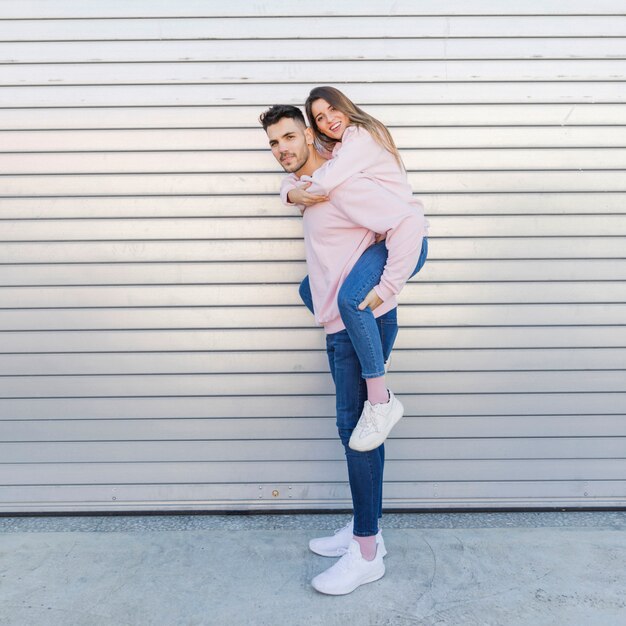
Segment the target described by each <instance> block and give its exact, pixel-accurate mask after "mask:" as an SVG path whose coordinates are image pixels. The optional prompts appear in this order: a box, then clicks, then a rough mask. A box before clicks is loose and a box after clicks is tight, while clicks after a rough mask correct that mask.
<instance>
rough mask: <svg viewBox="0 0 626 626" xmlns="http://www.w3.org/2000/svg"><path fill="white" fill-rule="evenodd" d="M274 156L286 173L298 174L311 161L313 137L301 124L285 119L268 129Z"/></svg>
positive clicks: (288, 118)
mask: <svg viewBox="0 0 626 626" xmlns="http://www.w3.org/2000/svg"><path fill="white" fill-rule="evenodd" d="M267 136H268V138H269V142H270V148H271V149H272V154H273V155H274V157H275V158H276V160H277V161H278V162H279V163H280V164H281V165H282V167H283V169H284V170H285V172H297V171H298V170H299V169H301V168H302V167H303V166H304V164H305V163H306V162H307V161H308V159H309V154H310V147H309V146H310V145H312V143H313V135H312V133H311V131H310V130H309V129H306V128H305V127H304V126H303V125H302V124H301V123H300V122H297V121H296V120H294V119H291V118H290V117H283V118H282V119H281V120H280V121H279V122H276V124H272V125H271V126H268V128H267Z"/></svg>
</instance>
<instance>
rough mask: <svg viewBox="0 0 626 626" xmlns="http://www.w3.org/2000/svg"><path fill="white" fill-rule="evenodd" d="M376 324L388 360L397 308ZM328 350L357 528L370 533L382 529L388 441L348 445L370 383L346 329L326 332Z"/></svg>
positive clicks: (360, 534)
mask: <svg viewBox="0 0 626 626" xmlns="http://www.w3.org/2000/svg"><path fill="white" fill-rule="evenodd" d="M375 324H376V328H377V333H378V334H379V337H380V344H381V345H382V352H383V357H384V359H385V361H386V360H387V359H388V358H389V355H390V354H391V350H392V348H393V344H394V342H395V340H396V335H397V334H398V319H397V308H393V309H391V311H388V312H387V313H385V314H384V315H381V316H380V317H378V318H376V320H375ZM326 353H327V355H328V363H329V365H330V373H331V375H332V377H333V381H334V383H335V391H336V411H337V430H338V431H339V437H340V439H341V443H342V444H343V447H344V450H345V455H346V461H347V463H348V479H349V481H350V491H351V493H352V507H353V509H354V531H353V532H354V534H355V535H356V536H357V537H369V536H371V535H375V534H376V533H377V532H378V519H379V518H380V517H382V514H383V467H384V464H385V444H384V443H383V444H381V445H380V446H378V448H375V449H374V450H370V451H369V452H357V451H356V450H352V448H350V447H349V446H348V442H349V440H350V435H352V431H353V430H354V427H355V426H356V423H357V422H358V421H359V417H361V412H362V410H363V405H364V404H365V400H366V399H367V385H366V383H365V380H364V379H363V377H362V375H361V364H360V362H359V359H358V356H357V354H356V351H355V349H354V346H353V344H352V341H351V339H350V337H349V335H348V333H347V331H346V329H344V330H340V331H339V332H337V333H332V334H330V335H326Z"/></svg>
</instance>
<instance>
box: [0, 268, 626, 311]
mask: <svg viewBox="0 0 626 626" xmlns="http://www.w3.org/2000/svg"><path fill="white" fill-rule="evenodd" d="M267 279H268V280H270V279H271V277H267ZM401 294H402V302H403V304H409V303H410V304H422V305H438V304H461V305H463V304H511V305H517V304H524V305H526V304H531V303H537V304H544V303H550V304H555V303H569V304H573V303H598V302H605V303H618V304H621V303H626V281H602V282H565V283H560V282H542V283H530V282H529V283H526V282H512V283H500V282H496V283H488V282H482V283H479V284H477V283H460V282H446V283H442V284H437V283H422V282H421V281H420V280H419V277H417V278H414V279H411V280H410V281H409V282H408V283H407V284H406V285H405V286H404V288H403V289H402V292H401ZM301 303H302V300H301V299H300V296H299V294H298V288H297V284H291V285H273V284H269V285H263V284H250V285H206V286H205V285H194V286H176V285H159V286H155V287H152V286H141V285H140V286H137V285H134V286H129V287H125V286H111V287H108V286H98V287H91V286H86V287H71V286H70V287H67V286H66V287H0V310H2V309H40V308H44V309H48V308H75V307H87V308H90V309H92V308H97V307H102V308H111V307H174V308H178V307H190V306H203V307H206V306H211V307H214V306H215V307H225V306H236V307H251V306H264V307H265V306H281V307H282V306H293V305H296V306H298V305H300V304H301ZM112 314H113V315H115V313H112Z"/></svg>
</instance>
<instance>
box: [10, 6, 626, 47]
mask: <svg viewBox="0 0 626 626" xmlns="http://www.w3.org/2000/svg"><path fill="white" fill-rule="evenodd" d="M290 15H291V12H290V11H289V10H287V11H286V12H285V13H284V14H283V15H280V16H276V17H275V18H274V19H272V20H267V19H265V18H264V17H261V18H254V17H252V18H247V19H233V17H226V18H224V17H210V18H207V17H194V18H192V19H190V18H184V17H177V18H156V19H143V20H138V19H132V18H131V19H128V18H123V17H120V18H118V19H114V20H113V19H100V20H94V19H85V18H72V19H58V20H54V21H48V20H43V19H29V20H23V21H22V20H6V21H0V41H16V40H17V41H68V40H69V41H89V40H132V39H144V40H145V39H157V40H161V39H226V40H227V39H284V38H285V36H286V35H289V34H291V36H292V37H293V38H298V37H307V38H312V39H320V38H321V39H331V40H332V39H349V38H351V37H357V38H363V37H382V38H384V37H390V36H393V37H394V38H400V37H402V38H406V37H411V38H418V37H426V38H434V37H450V38H453V37H507V38H508V37H510V38H515V37H563V36H567V37H594V36H595V37H598V36H612V37H623V36H625V35H626V20H625V19H624V16H623V15H619V14H618V15H610V16H609V15H606V16H605V15H554V16H552V17H547V16H543V15H538V16H527V15H517V16H516V17H515V19H514V20H512V19H511V18H510V17H509V16H507V15H475V16H474V15H471V16H468V15H461V16H459V15H445V14H444V15H441V14H439V15H436V16H410V15H408V16H404V15H388V16H385V17H381V16H380V15H378V16H361V15H355V16H351V17H334V16H328V17H326V16H320V15H318V14H316V15H313V16H311V15H308V16H306V17H305V16H298V17H290ZM383 15H384V12H383ZM30 17H32V16H30ZM37 17H38V16H37Z"/></svg>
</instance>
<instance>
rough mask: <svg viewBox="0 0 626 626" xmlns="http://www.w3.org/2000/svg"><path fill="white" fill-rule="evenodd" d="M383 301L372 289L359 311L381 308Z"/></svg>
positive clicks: (360, 305)
mask: <svg viewBox="0 0 626 626" xmlns="http://www.w3.org/2000/svg"><path fill="white" fill-rule="evenodd" d="M382 303H383V301H382V300H381V299H380V298H379V297H378V294H377V293H376V291H375V290H374V289H372V290H371V291H370V292H369V293H368V294H367V295H366V296H365V300H363V302H361V304H359V311H363V310H364V309H366V308H367V307H369V308H370V309H371V310H372V311H373V310H374V309H375V308H376V307H377V306H380V305H381V304H382Z"/></svg>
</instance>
